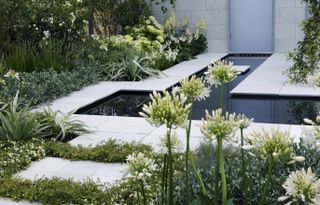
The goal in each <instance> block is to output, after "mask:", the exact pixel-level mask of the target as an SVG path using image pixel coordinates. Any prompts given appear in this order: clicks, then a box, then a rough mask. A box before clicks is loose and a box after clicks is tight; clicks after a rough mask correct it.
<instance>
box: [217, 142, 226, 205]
mask: <svg viewBox="0 0 320 205" xmlns="http://www.w3.org/2000/svg"><path fill="white" fill-rule="evenodd" d="M217 139H218V161H219V172H220V175H221V183H222V205H225V204H226V203H227V198H228V196H227V177H226V173H225V170H224V161H223V151H222V138H221V137H218V138H217Z"/></svg>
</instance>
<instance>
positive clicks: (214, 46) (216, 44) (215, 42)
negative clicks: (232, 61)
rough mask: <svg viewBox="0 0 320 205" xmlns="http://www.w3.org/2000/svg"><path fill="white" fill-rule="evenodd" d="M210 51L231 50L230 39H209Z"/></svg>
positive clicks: (223, 51) (224, 51) (222, 51)
mask: <svg viewBox="0 0 320 205" xmlns="http://www.w3.org/2000/svg"><path fill="white" fill-rule="evenodd" d="M208 52H214V53H226V52H229V41H228V40H227V39H208Z"/></svg>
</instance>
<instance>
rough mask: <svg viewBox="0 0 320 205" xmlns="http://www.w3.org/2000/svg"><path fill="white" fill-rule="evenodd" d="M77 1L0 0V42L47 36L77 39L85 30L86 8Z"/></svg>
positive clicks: (40, 39) (41, 38)
mask: <svg viewBox="0 0 320 205" xmlns="http://www.w3.org/2000/svg"><path fill="white" fill-rule="evenodd" d="M81 2H82V1H77V0H69V1H64V0H56V1H51V0H27V1H24V0H18V1H5V0H3V1H0V8H1V9H0V14H1V16H2V18H1V20H0V28H1V30H0V32H1V35H0V36H1V37H3V39H1V42H0V45H1V47H2V48H8V46H10V45H11V44H15V43H16V42H22V41H25V40H28V41H29V42H30V41H32V42H34V43H38V42H40V41H42V40H44V41H45V40H47V39H48V38H49V37H53V38H57V39H64V38H65V39H68V40H81V39H82V38H83V37H84V34H85V33H86V28H85V25H86V20H87V19H88V17H87V9H86V8H85V7H84V4H82V3H81ZM4 45H5V46H4Z"/></svg>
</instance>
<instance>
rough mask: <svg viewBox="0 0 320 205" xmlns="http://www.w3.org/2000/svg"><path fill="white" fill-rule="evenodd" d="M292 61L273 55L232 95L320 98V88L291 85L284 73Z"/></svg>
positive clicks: (282, 56)
mask: <svg viewBox="0 0 320 205" xmlns="http://www.w3.org/2000/svg"><path fill="white" fill-rule="evenodd" d="M292 64H293V63H292V61H288V60H287V57H286V55H285V54H273V55H272V56H271V57H270V58H268V59H267V60H266V61H265V62H264V63H263V64H262V65H261V66H259V68H257V69H256V70H255V71H254V72H253V73H252V74H251V75H249V76H248V77H247V78H246V79H244V80H243V81H242V82H241V83H240V84H239V85H238V86H237V87H235V88H234V89H233V90H232V91H231V94H236V95H255V96H257V95H271V96H290V97H320V88H318V87H314V86H310V85H291V84H289V83H288V77H287V76H286V74H285V73H284V72H285V71H286V70H287V69H288V68H289V67H290V66H292Z"/></svg>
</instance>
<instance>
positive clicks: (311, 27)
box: [287, 0, 320, 84]
mask: <svg viewBox="0 0 320 205" xmlns="http://www.w3.org/2000/svg"><path fill="white" fill-rule="evenodd" d="M303 2H306V3H307V4H308V6H309V12H310V15H311V16H310V17H309V18H307V19H306V20H304V22H303V23H302V30H303V32H304V38H303V40H302V41H299V42H298V47H297V48H296V49H294V50H293V51H292V52H291V53H289V58H290V59H292V60H293V62H294V65H293V66H292V67H290V68H289V69H288V70H287V73H288V76H289V81H290V82H292V83H307V81H308V77H310V76H312V75H314V74H315V72H316V71H317V70H319V65H318V63H319V61H320V48H319V44H320V24H319V18H320V7H319V1H315V0H303ZM316 84H317V82H316Z"/></svg>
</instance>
